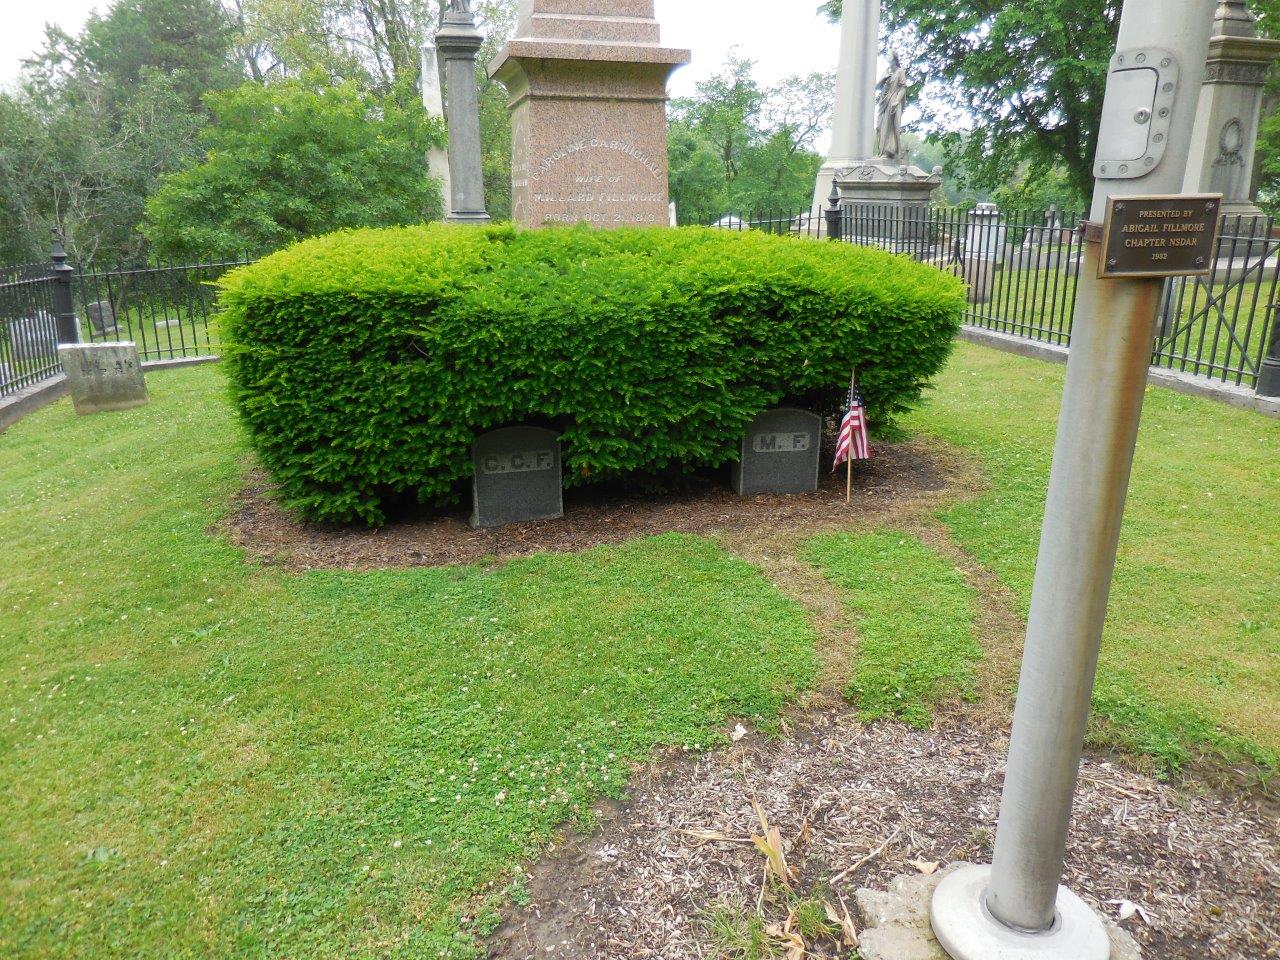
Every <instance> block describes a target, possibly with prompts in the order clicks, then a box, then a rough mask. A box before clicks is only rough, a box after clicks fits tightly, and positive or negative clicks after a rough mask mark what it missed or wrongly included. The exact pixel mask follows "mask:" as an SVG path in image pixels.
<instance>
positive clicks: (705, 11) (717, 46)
mask: <svg viewBox="0 0 1280 960" xmlns="http://www.w3.org/2000/svg"><path fill="white" fill-rule="evenodd" d="M818 3H819V0H784V2H783V3H778V2H777V0H657V4H658V18H659V20H661V22H662V27H663V41H664V42H665V43H667V44H669V45H671V46H679V47H688V48H689V49H691V50H692V51H693V64H692V65H690V66H688V67H685V68H683V69H681V70H680V71H679V72H678V73H676V75H675V77H674V78H673V80H672V84H671V92H672V93H673V94H674V95H676V96H680V95H683V94H686V93H688V92H689V91H690V90H692V88H693V84H694V83H695V82H697V81H698V80H700V79H702V78H704V77H706V76H707V75H708V74H709V73H711V72H713V71H714V70H715V69H716V68H717V67H719V66H720V65H721V64H722V63H724V60H725V57H726V56H727V55H728V53H729V50H730V48H732V47H735V46H736V47H738V49H739V51H740V53H741V55H742V56H745V57H749V58H750V59H752V60H755V61H756V62H757V63H758V64H759V72H758V76H759V78H760V80H761V81H764V82H769V83H772V82H775V81H777V80H780V79H782V78H783V77H785V76H788V75H790V74H794V73H808V72H810V71H813V70H831V69H834V67H835V61H836V54H837V47H838V44H839V30H838V29H837V28H836V27H834V26H832V25H831V24H829V23H827V22H826V21H825V20H824V19H822V18H820V17H819V16H818V15H817V14H816V12H815V10H816V9H817V6H818ZM108 6H109V0H38V2H33V0H0V7H3V8H4V11H3V16H2V19H3V28H2V29H0V83H8V82H9V81H11V80H13V79H14V77H16V76H17V74H18V70H19V67H20V64H21V61H22V59H23V58H24V57H27V56H30V55H31V53H32V52H33V51H34V50H35V49H36V48H37V47H38V46H39V45H40V42H41V39H42V37H43V35H44V25H45V23H56V24H58V25H59V26H60V27H62V28H63V29H64V30H66V31H67V32H68V33H73V34H74V33H75V32H76V31H77V30H79V29H80V27H81V26H82V25H83V24H84V21H85V18H86V17H87V16H88V15H89V12H90V11H91V10H94V9H95V8H96V9H99V10H105V9H106V8H107V7H108Z"/></svg>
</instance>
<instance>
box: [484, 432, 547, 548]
mask: <svg viewBox="0 0 1280 960" xmlns="http://www.w3.org/2000/svg"><path fill="white" fill-rule="evenodd" d="M471 461H472V464H473V465H474V467H475V479H474V480H473V482H472V500H473V509H472V512H471V525H472V526H473V527H501V526H505V525H506V524H508V523H530V522H532V521H534V520H554V519H556V518H557V517H562V516H564V493H563V491H564V485H563V480H562V477H561V471H560V437H559V435H558V434H557V433H556V432H555V431H554V430H545V429H543V428H541V427H505V428H503V429H501V430H494V431H491V432H490V433H486V434H483V435H482V436H480V437H478V438H477V439H476V441H475V443H474V444H472V446H471Z"/></svg>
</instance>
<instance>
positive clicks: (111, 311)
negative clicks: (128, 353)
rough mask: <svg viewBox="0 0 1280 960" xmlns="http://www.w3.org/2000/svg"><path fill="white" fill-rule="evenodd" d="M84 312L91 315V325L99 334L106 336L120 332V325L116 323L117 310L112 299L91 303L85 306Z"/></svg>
mask: <svg viewBox="0 0 1280 960" xmlns="http://www.w3.org/2000/svg"><path fill="white" fill-rule="evenodd" d="M84 312H85V313H87V314H88V315H89V326H90V327H92V328H93V332H94V333H95V334H97V335H98V336H103V337H105V336H107V335H108V334H113V333H119V332H120V325H119V324H118V323H116V311H115V308H114V307H113V306H111V301H110V300H99V301H98V302H97V303H91V304H89V305H88V306H87V307H85V308H84Z"/></svg>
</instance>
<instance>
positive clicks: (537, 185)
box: [489, 0, 690, 227]
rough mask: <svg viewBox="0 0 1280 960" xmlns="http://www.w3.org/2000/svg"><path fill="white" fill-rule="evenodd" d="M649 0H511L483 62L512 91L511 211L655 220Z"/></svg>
mask: <svg viewBox="0 0 1280 960" xmlns="http://www.w3.org/2000/svg"><path fill="white" fill-rule="evenodd" d="M653 13H654V11H653V0H522V3H521V6H520V20H519V24H518V26H517V29H516V36H515V38H514V39H512V40H511V42H510V43H508V44H507V46H506V48H505V49H504V50H503V52H502V53H501V54H500V55H499V56H498V58H497V59H496V60H495V61H494V63H493V64H492V65H491V67H490V68H489V73H490V75H491V76H493V77H494V78H496V79H497V80H499V81H500V82H501V83H503V84H504V85H505V86H506V88H507V91H508V93H509V94H510V96H511V103H510V109H511V136H512V145H511V166H512V171H511V174H512V190H511V210H512V219H513V220H515V221H516V222H517V223H519V224H522V225H524V226H528V227H540V226H544V225H548V224H572V223H589V224H591V225H593V226H597V227H625V226H664V225H666V224H667V223H668V222H669V219H670V210H669V208H668V201H669V196H668V183H667V116H666V102H667V78H668V77H669V76H670V75H671V72H672V71H673V70H674V69H675V68H676V67H678V66H680V65H682V64H685V63H688V62H689V59H690V57H689V52H688V51H687V50H672V49H668V48H666V47H663V46H661V44H660V42H659V41H660V29H659V26H658V22H657V20H655V19H654V15H653Z"/></svg>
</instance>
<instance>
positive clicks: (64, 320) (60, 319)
mask: <svg viewBox="0 0 1280 960" xmlns="http://www.w3.org/2000/svg"><path fill="white" fill-rule="evenodd" d="M51 259H52V260H53V266H52V267H51V268H50V271H49V272H50V273H51V274H52V275H53V311H54V333H55V334H56V336H57V342H58V343H60V344H62V343H79V342H80V339H81V338H80V315H79V314H77V313H76V305H75V296H74V294H73V293H72V290H71V279H72V277H74V276H75V273H76V270H75V267H73V266H71V264H69V263H67V251H66V248H65V247H63V245H62V238H61V237H59V236H58V235H57V234H56V233H55V234H54V236H53V254H52V258H51Z"/></svg>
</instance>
